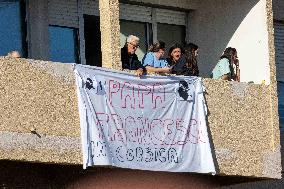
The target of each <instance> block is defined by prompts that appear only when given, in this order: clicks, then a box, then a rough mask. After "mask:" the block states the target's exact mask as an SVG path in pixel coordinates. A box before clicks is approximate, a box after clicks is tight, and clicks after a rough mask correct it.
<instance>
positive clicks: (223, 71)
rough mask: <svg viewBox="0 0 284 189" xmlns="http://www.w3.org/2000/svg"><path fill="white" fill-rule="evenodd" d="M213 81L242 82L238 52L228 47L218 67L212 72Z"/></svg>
mask: <svg viewBox="0 0 284 189" xmlns="http://www.w3.org/2000/svg"><path fill="white" fill-rule="evenodd" d="M212 75H213V79H222V80H228V81H231V80H235V81H239V80H240V70H239V60H238V54H237V50H236V49H235V48H233V47H228V48H226V49H225V51H224V52H223V55H222V56H221V57H220V60H219V61H218V63H217V65H216V66H215V68H214V69H213V71H212Z"/></svg>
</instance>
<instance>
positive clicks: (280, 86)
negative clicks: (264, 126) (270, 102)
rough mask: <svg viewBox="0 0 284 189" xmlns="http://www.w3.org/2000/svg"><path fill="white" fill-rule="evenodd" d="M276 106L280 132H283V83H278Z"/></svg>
mask: <svg viewBox="0 0 284 189" xmlns="http://www.w3.org/2000/svg"><path fill="white" fill-rule="evenodd" d="M277 91H278V106H279V121H280V128H281V132H284V82H278V86H277Z"/></svg>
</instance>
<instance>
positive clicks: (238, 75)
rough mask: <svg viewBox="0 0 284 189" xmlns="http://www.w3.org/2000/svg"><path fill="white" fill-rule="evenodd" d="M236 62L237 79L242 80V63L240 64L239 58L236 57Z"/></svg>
mask: <svg viewBox="0 0 284 189" xmlns="http://www.w3.org/2000/svg"><path fill="white" fill-rule="evenodd" d="M234 64H235V65H236V78H235V80H236V81H238V82H240V78H241V70H240V67H239V66H240V64H239V60H238V59H236V62H234Z"/></svg>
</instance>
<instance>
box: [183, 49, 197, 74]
mask: <svg viewBox="0 0 284 189" xmlns="http://www.w3.org/2000/svg"><path fill="white" fill-rule="evenodd" d="M197 49H198V46H197V45H196V44H194V43H188V44H186V45H185V47H184V54H185V56H186V66H187V67H188V68H190V69H191V70H192V75H194V76H198V75H199V69H198V65H197V58H196V56H195V51H196V50H197Z"/></svg>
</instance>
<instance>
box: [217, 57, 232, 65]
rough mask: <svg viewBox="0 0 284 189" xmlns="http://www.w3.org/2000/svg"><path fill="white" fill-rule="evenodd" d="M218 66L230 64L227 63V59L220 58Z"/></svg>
mask: <svg viewBox="0 0 284 189" xmlns="http://www.w3.org/2000/svg"><path fill="white" fill-rule="evenodd" d="M218 64H230V62H229V59H227V58H221V59H220V60H219V62H218Z"/></svg>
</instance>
